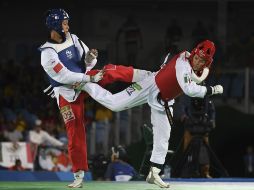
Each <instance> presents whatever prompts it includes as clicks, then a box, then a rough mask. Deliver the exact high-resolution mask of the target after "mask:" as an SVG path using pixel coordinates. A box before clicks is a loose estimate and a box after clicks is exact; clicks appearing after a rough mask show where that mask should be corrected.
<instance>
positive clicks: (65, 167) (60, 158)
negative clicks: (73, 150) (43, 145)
mask: <svg viewBox="0 0 254 190" xmlns="http://www.w3.org/2000/svg"><path fill="white" fill-rule="evenodd" d="M57 167H58V168H59V171H64V172H67V171H71V167H72V166H71V161H70V159H69V156H68V151H67V150H63V151H61V153H60V154H59V155H57Z"/></svg>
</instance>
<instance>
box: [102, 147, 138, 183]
mask: <svg viewBox="0 0 254 190" xmlns="http://www.w3.org/2000/svg"><path fill="white" fill-rule="evenodd" d="M111 151H112V154H111V163H110V164H109V165H108V167H107V171H106V173H105V179H106V180H111V181H130V180H131V179H133V178H135V177H136V176H137V172H136V170H135V169H134V168H133V167H132V166H131V165H130V164H128V163H127V162H125V160H126V157H127V153H126V150H125V149H124V148H123V147H122V146H121V145H118V146H117V147H112V150H111Z"/></svg>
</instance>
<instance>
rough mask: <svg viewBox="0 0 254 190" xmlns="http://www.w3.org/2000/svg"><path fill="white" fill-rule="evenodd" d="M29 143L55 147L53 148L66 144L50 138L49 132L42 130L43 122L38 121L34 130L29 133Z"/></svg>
mask: <svg viewBox="0 0 254 190" xmlns="http://www.w3.org/2000/svg"><path fill="white" fill-rule="evenodd" d="M29 141H30V142H31V143H34V144H37V145H43V144H44V145H45V144H46V145H53V146H63V145H64V143H62V142H61V141H59V140H58V139H56V138H55V137H53V136H50V135H49V134H48V132H46V131H44V130H42V121H41V120H39V119H38V120H36V121H35V126H34V130H30V131H29Z"/></svg>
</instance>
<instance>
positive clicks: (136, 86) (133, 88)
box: [126, 83, 142, 96]
mask: <svg viewBox="0 0 254 190" xmlns="http://www.w3.org/2000/svg"><path fill="white" fill-rule="evenodd" d="M136 90H138V91H140V90H142V87H141V86H140V85H139V84H138V83H133V84H132V85H131V86H129V87H128V88H126V92H127V93H128V94H129V96H131V94H132V93H133V92H135V91H136Z"/></svg>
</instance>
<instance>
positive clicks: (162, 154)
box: [150, 108, 172, 164]
mask: <svg viewBox="0 0 254 190" xmlns="http://www.w3.org/2000/svg"><path fill="white" fill-rule="evenodd" d="M170 111H171V113H172V108H170ZM151 122H152V125H153V151H152V155H151V158H150V161H151V162H154V163H157V164H164V162H165V158H166V155H167V152H168V141H169V138H170V131H171V126H170V124H169V121H168V118H167V115H166V112H165V111H158V110H156V109H153V108H151Z"/></svg>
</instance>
